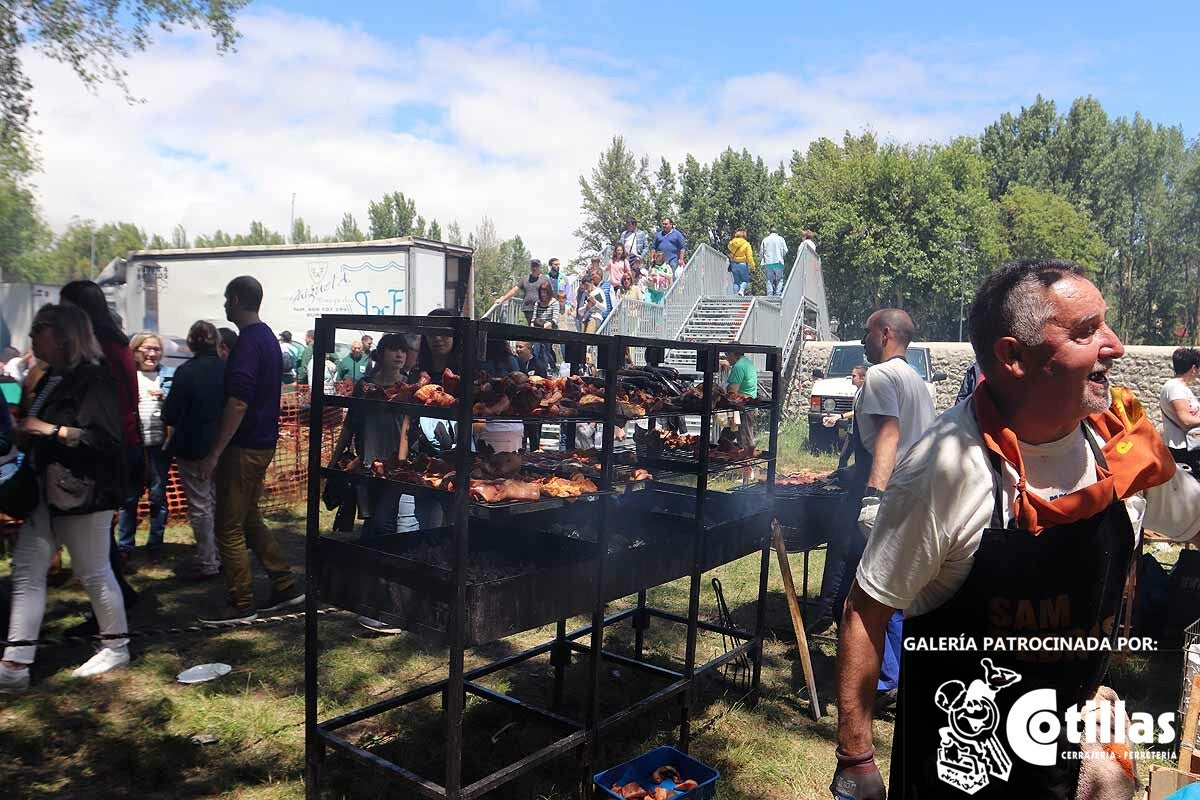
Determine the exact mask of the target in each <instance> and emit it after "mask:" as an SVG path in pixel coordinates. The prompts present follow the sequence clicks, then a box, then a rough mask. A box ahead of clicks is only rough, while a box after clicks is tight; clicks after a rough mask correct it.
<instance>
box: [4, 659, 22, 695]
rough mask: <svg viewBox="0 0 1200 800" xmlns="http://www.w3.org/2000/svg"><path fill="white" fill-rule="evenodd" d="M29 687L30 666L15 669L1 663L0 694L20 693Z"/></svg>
mask: <svg viewBox="0 0 1200 800" xmlns="http://www.w3.org/2000/svg"><path fill="white" fill-rule="evenodd" d="M28 688H29V667H22V668H21V669H13V668H12V667H6V666H4V665H3V664H0V694H19V693H20V692H23V691H25V690H26V689H28Z"/></svg>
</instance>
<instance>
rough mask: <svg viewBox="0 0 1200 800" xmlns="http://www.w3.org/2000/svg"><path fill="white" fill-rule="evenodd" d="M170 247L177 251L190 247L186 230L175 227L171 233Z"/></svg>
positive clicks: (178, 226)
mask: <svg viewBox="0 0 1200 800" xmlns="http://www.w3.org/2000/svg"><path fill="white" fill-rule="evenodd" d="M171 247H173V248H175V249H177V250H185V249H187V248H189V247H191V244H189V243H188V235H187V228H185V227H183V226H182V225H176V226H175V230H173V231H171Z"/></svg>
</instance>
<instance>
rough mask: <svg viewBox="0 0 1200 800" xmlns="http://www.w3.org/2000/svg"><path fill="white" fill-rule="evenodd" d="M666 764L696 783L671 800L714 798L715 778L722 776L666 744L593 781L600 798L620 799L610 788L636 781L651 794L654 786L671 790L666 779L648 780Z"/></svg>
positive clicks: (613, 768)
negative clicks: (692, 787)
mask: <svg viewBox="0 0 1200 800" xmlns="http://www.w3.org/2000/svg"><path fill="white" fill-rule="evenodd" d="M667 765H669V766H672V767H674V768H675V769H676V770H678V772H679V775H680V776H681V777H682V779H683V780H685V781H686V780H693V781H695V782H696V783H698V784H699V786H697V787H696V788H695V789H692V790H691V791H689V792H684V793H682V794H677V795H675V798H674V800H708V798H711V797H714V796H716V793H717V778H719V777H721V773H719V772H717V771H716V770H715V769H713V768H712V767H710V766H708V765H707V764H704V763H701V762H699V761H697V760H696V759H694V758H692V757H691V756H689V755H687V754H686V753H682V752H680V751H679V750H676V749H675V748H674V747H669V746H667V745H664V746H662V747H658V748H655V749H654V750H651V751H650V752H649V753H643V754H642V755H640V756H638V757H637V758H635V759H633V760H632V761H626V762H625V763H624V764H621V765H619V766H616V767H612V768H611V769H606V770H604V772H601V773H599V774H597V775H596V776H595V777H594V778H592V780H593V781H594V782H595V784H596V786H597V788H599V790H600V795H601V796H602V797H617V798H619V797H620V795H619V794H617V793H616V792H614V791H613V790H612V785H613V784H614V783H615V784H617V785H618V786H624V785H625V784H627V783H629V782H630V781H637V782H638V784H639V785H640V786H641V787H642V788H643V789H648V790H651V791H653V790H654V789H655V787H657V786H662V787H664V788H667V789H673V788H675V784H674V782H673V781H671V779H669V778H668V779H667V780H665V781H663V782H662V783H658V784H656V783H654V782H653V781H652V780H651V779H650V776H651V775H652V774H653V773H654V770H656V769H658V768H659V767H662V766H667Z"/></svg>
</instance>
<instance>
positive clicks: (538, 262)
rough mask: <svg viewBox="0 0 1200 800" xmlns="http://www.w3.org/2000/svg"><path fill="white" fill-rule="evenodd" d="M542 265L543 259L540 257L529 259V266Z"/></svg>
mask: <svg viewBox="0 0 1200 800" xmlns="http://www.w3.org/2000/svg"><path fill="white" fill-rule="evenodd" d="M541 265H542V260H541V259H540V258H531V259H529V266H531V267H540V266H541Z"/></svg>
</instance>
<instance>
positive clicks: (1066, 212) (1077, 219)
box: [1000, 184, 1106, 276]
mask: <svg viewBox="0 0 1200 800" xmlns="http://www.w3.org/2000/svg"><path fill="white" fill-rule="evenodd" d="M1000 209H1001V222H1002V224H1003V225H1004V243H1005V247H1006V248H1007V255H1008V256H1010V257H1012V258H1069V259H1071V260H1072V261H1075V262H1078V263H1079V264H1082V265H1083V266H1084V267H1087V269H1088V272H1089V273H1091V274H1092V275H1093V276H1095V275H1096V273H1097V271H1098V269H1099V266H1100V264H1101V263H1102V262H1103V260H1104V258H1105V251H1106V248H1105V246H1104V240H1103V239H1101V238H1100V234H1099V233H1098V232H1097V231H1096V228H1095V226H1093V225H1092V223H1091V220H1089V219H1088V218H1087V217H1086V216H1085V215H1083V214H1081V213H1080V212H1079V211H1077V210H1076V209H1075V207H1074V206H1072V205H1071V204H1070V203H1069V202H1067V200H1066V199H1064V198H1063V197H1060V196H1059V195H1056V194H1053V193H1051V192H1045V191H1042V190H1040V189H1034V188H1033V187H1031V186H1022V185H1020V184H1013V185H1011V186H1010V187H1009V190H1008V192H1007V193H1006V194H1005V195H1004V197H1002V198H1000Z"/></svg>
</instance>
